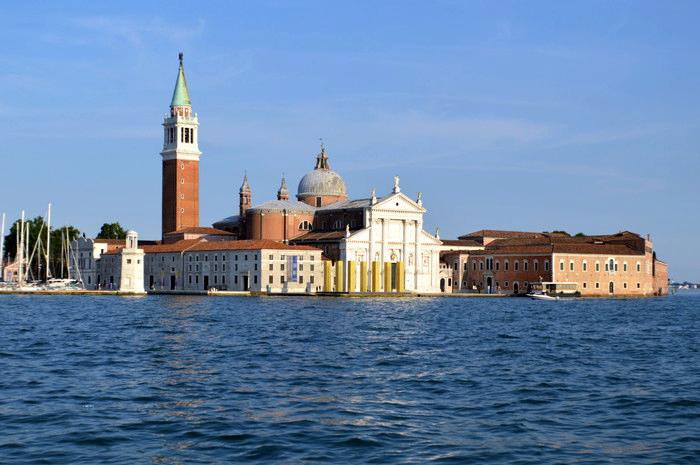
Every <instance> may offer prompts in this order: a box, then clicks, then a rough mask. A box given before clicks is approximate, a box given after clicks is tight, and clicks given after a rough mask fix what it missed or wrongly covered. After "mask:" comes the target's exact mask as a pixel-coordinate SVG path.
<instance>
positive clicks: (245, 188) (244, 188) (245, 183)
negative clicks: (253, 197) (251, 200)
mask: <svg viewBox="0 0 700 465" xmlns="http://www.w3.org/2000/svg"><path fill="white" fill-rule="evenodd" d="M239 192H240V193H241V194H242V193H244V192H250V185H249V184H248V173H245V174H244V175H243V184H242V185H241V190H240V191H239Z"/></svg>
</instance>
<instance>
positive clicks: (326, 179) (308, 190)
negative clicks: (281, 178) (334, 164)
mask: <svg viewBox="0 0 700 465" xmlns="http://www.w3.org/2000/svg"><path fill="white" fill-rule="evenodd" d="M312 196H313V197H323V196H338V197H346V196H347V189H346V188H345V181H343V178H341V177H340V175H339V174H338V173H336V172H335V171H333V170H323V169H318V170H313V171H311V172H310V173H308V174H307V175H306V176H304V177H303V178H301V181H299V188H298V189H297V197H312Z"/></svg>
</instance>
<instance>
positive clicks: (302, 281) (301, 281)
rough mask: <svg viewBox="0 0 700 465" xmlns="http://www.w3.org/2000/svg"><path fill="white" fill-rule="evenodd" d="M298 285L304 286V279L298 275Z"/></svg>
mask: <svg viewBox="0 0 700 465" xmlns="http://www.w3.org/2000/svg"><path fill="white" fill-rule="evenodd" d="M299 284H304V277H303V276H301V275H299Z"/></svg>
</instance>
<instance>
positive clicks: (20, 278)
mask: <svg viewBox="0 0 700 465" xmlns="http://www.w3.org/2000/svg"><path fill="white" fill-rule="evenodd" d="M15 258H19V264H18V265H17V284H18V285H20V286H21V285H22V283H23V282H24V210H22V216H21V219H20V223H19V248H18V249H17V253H16V254H15Z"/></svg>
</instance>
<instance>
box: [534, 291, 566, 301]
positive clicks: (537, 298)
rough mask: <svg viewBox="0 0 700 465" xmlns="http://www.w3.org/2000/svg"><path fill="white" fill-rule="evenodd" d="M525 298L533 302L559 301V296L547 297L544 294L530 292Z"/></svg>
mask: <svg viewBox="0 0 700 465" xmlns="http://www.w3.org/2000/svg"><path fill="white" fill-rule="evenodd" d="M527 296H528V297H529V298H531V299H534V300H559V296H551V295H547V294H545V293H544V292H539V293H537V292H532V293H530V294H527Z"/></svg>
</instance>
